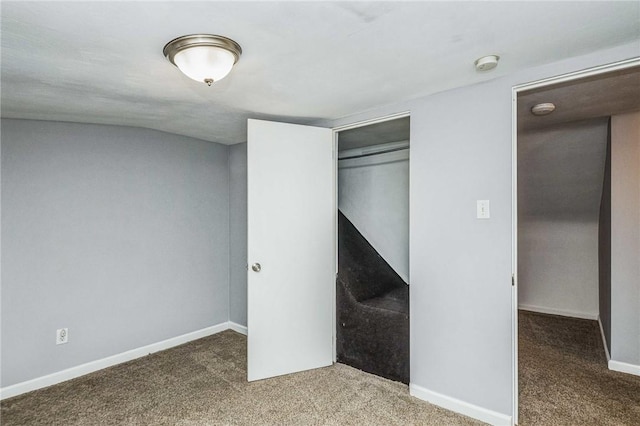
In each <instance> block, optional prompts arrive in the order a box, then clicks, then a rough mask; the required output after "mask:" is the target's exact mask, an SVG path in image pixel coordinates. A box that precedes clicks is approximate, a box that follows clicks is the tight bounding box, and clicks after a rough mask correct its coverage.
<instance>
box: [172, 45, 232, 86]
mask: <svg viewBox="0 0 640 426" xmlns="http://www.w3.org/2000/svg"><path fill="white" fill-rule="evenodd" d="M173 60H174V62H175V63H176V66H177V67H178V68H179V69H180V71H182V72H183V73H184V74H185V75H186V76H187V77H189V78H192V79H194V80H195V81H200V82H206V81H207V80H209V79H210V80H213V81H214V82H215V81H219V80H222V79H223V78H225V76H226V75H227V74H229V72H230V71H231V68H233V64H234V62H235V57H234V56H233V54H232V53H231V52H229V51H228V50H225V49H222V48H220V47H215V46H195V47H190V48H188V49H184V50H181V51H180V52H178V53H176V56H174V57H173Z"/></svg>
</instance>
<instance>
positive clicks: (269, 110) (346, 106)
mask: <svg viewBox="0 0 640 426" xmlns="http://www.w3.org/2000/svg"><path fill="white" fill-rule="evenodd" d="M1 14H2V21H1V31H2V33H1V36H2V40H1V43H2V44H1V46H2V63H1V72H2V81H1V82H2V116H3V117H9V118H30V119H44V120H59V121H75V122H87V123H104V124H118V125H130V126H140V127H147V128H153V129H158V130H163V131H167V132H172V133H177V134H183V135H187V136H192V137H196V138H200V139H204V140H209V141H214V142H220V143H225V144H233V143H239V142H244V141H245V140H246V118H249V117H252V118H269V119H275V120H282V121H289V122H297V123H313V122H314V121H316V120H317V119H320V118H322V119H331V118H338V117H342V116H346V115H349V114H353V113H357V112H362V111H365V110H368V109H371V108H374V107H377V106H381V105H384V104H390V103H394V102H397V101H402V100H406V99H411V98H416V97H420V96H424V95H427V94H429V93H433V92H437V91H441V90H445V89H449V88H453V87H458V86H462V85H466V84H472V83H476V82H479V81H482V80H487V79H491V78H495V77H497V76H500V75H504V74H507V73H511V72H514V71H516V70H519V69H523V68H527V67H530V66H534V65H539V64H543V63H548V62H553V61H556V60H560V59H563V58H566V57H568V56H577V55H580V54H584V53H587V52H590V51H593V50H597V49H602V48H606V47H610V46H614V45H618V44H622V43H627V42H631V41H633V40H638V39H640V2H637V1H633V2H609V1H605V2H588V1H587V2H580V3H574V2H324V1H323V2H304V3H303V2H183V1H175V2H120V1H118V2H99V3H98V2H64V3H63V2H10V1H2V3H1ZM191 33H214V34H221V35H225V36H227V37H230V38H232V39H234V40H235V41H237V42H238V43H240V45H241V46H242V48H243V55H242V57H241V59H240V61H239V62H238V64H237V65H236V67H235V68H234V70H233V71H232V72H231V74H230V75H229V76H228V77H227V78H225V79H224V80H222V81H220V82H218V83H216V84H214V85H213V86H212V87H207V86H206V85H204V84H202V83H197V82H195V81H192V80H190V79H188V78H187V77H185V76H183V75H182V74H180V73H179V71H178V70H177V69H176V68H175V67H173V66H172V65H171V64H170V63H169V62H168V61H167V60H166V59H165V58H164V56H163V55H162V48H163V46H164V45H165V43H167V42H168V41H169V40H171V39H173V38H175V37H177V36H181V35H184V34H191ZM486 54H498V55H500V56H501V61H500V65H499V67H498V68H497V69H496V70H494V71H492V72H490V73H485V74H481V73H477V72H476V71H475V70H474V67H473V61H474V60H475V59H476V58H478V57H480V56H482V55H486Z"/></svg>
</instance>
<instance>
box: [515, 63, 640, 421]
mask: <svg viewBox="0 0 640 426" xmlns="http://www.w3.org/2000/svg"><path fill="white" fill-rule="evenodd" d="M576 74H578V73H576ZM555 80H556V81H551V82H546V83H540V84H535V83H533V84H531V85H530V87H522V88H515V89H514V102H515V103H516V111H517V115H516V116H515V120H516V123H515V124H516V126H514V127H515V132H517V133H516V135H515V136H516V138H515V140H516V143H515V144H514V167H515V176H514V178H515V182H514V183H515V185H514V190H515V191H516V194H514V195H515V197H514V198H515V203H516V205H515V209H514V211H515V215H514V252H515V259H514V262H515V267H514V272H515V274H516V277H517V286H516V288H515V303H516V307H517V311H516V312H515V313H516V318H515V320H514V321H515V324H516V328H515V333H516V359H515V365H516V369H515V373H516V385H515V392H514V394H515V401H516V405H515V407H514V408H515V410H514V412H515V413H516V417H515V419H516V422H518V420H519V421H520V422H522V423H527V424H538V423H540V424H542V423H545V422H546V421H545V418H546V417H545V416H548V415H549V414H551V415H552V413H553V412H562V413H563V416H565V417H567V416H568V418H570V419H571V423H575V424H580V423H588V422H589V421H590V419H593V418H612V419H614V418H615V419H616V420H615V421H616V422H619V423H620V424H626V423H625V422H626V421H627V420H629V419H628V418H626V417H625V416H626V415H627V414H629V413H627V414H625V408H624V407H626V406H629V405H633V404H634V397H633V396H631V395H632V394H633V393H634V392H631V393H630V389H636V390H637V386H638V384H639V383H640V381H634V380H635V378H634V379H628V378H625V377H624V376H621V375H620V374H619V373H615V372H612V371H610V370H616V369H617V368H616V365H617V364H616V363H617V361H616V359H618V360H620V361H622V359H621V358H623V359H624V362H625V363H630V364H634V365H640V353H639V352H638V350H637V348H638V347H640V315H639V314H638V312H639V310H640V304H639V302H638V300H640V299H639V297H640V290H639V289H640V281H639V280H640V278H638V277H639V275H640V274H639V272H640V269H639V266H638V265H639V262H638V258H639V256H640V174H639V173H638V170H640V65H639V64H638V62H637V61H636V63H635V64H627V65H624V66H619V67H615V66H612V67H610V68H609V69H607V70H600V71H594V72H593V73H587V72H583V75H581V76H580V77H575V78H571V77H565V78H562V77H558V78H557V79H555ZM546 103H552V104H554V105H555V110H554V111H552V112H551V113H548V114H546V115H536V114H534V112H535V110H536V109H537V108H536V106H539V105H541V104H546ZM547 109H553V108H547ZM630 324H634V326H633V327H634V328H633V329H630V328H629V325H630ZM631 347H634V348H633V349H631V350H630V348H631ZM634 351H635V352H634ZM618 371H621V370H618ZM639 372H640V369H639ZM635 374H637V373H635ZM633 386H635V388H633ZM635 401H636V402H637V400H635ZM594 410H596V411H597V412H596V411H594ZM598 410H600V411H598Z"/></svg>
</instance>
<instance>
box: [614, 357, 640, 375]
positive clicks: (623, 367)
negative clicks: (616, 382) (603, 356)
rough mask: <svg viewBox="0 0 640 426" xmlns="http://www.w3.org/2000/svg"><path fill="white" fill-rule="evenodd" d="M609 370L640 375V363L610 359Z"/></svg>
mask: <svg viewBox="0 0 640 426" xmlns="http://www.w3.org/2000/svg"><path fill="white" fill-rule="evenodd" d="M609 370H613V371H618V372H620V373H627V374H633V375H635V376H640V365H635V364H629V363H626V362H621V361H614V360H612V359H610V360H609Z"/></svg>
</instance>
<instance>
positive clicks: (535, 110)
mask: <svg viewBox="0 0 640 426" xmlns="http://www.w3.org/2000/svg"><path fill="white" fill-rule="evenodd" d="M555 110H556V106H555V105H554V104H553V103H551V102H544V103H541V104H537V105H534V106H533V107H531V114H533V115H547V114H551V113H552V112H553V111H555Z"/></svg>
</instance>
